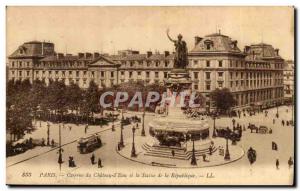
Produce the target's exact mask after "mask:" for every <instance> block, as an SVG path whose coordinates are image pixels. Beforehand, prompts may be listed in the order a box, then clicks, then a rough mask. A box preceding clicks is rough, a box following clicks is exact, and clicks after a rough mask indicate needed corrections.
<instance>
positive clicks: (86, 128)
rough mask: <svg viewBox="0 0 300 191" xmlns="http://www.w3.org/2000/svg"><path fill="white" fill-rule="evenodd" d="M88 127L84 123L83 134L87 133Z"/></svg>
mask: <svg viewBox="0 0 300 191" xmlns="http://www.w3.org/2000/svg"><path fill="white" fill-rule="evenodd" d="M88 128H89V126H88V125H86V126H85V128H84V133H85V134H86V133H87V130H88Z"/></svg>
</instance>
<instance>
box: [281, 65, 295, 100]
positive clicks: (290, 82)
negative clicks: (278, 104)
mask: <svg viewBox="0 0 300 191" xmlns="http://www.w3.org/2000/svg"><path fill="white" fill-rule="evenodd" d="M283 76H284V78H283V84H284V98H286V99H287V100H289V99H291V98H292V97H293V95H294V61H292V60H287V61H286V62H285V63H284V71H283Z"/></svg>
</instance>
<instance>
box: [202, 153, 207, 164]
mask: <svg viewBox="0 0 300 191" xmlns="http://www.w3.org/2000/svg"><path fill="white" fill-rule="evenodd" d="M202 158H203V161H204V162H205V161H206V154H203V155H202Z"/></svg>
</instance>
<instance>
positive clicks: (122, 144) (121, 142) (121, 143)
mask: <svg viewBox="0 0 300 191" xmlns="http://www.w3.org/2000/svg"><path fill="white" fill-rule="evenodd" d="M120 127H121V137H120V143H119V145H120V147H122V148H123V147H124V138H123V110H122V118H121V124H120Z"/></svg>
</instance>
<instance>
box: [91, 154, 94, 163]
mask: <svg viewBox="0 0 300 191" xmlns="http://www.w3.org/2000/svg"><path fill="white" fill-rule="evenodd" d="M91 163H92V164H95V155H94V153H93V154H92V156H91Z"/></svg>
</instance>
